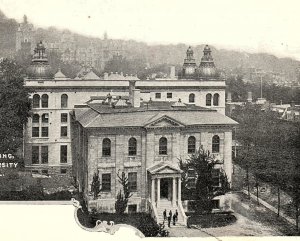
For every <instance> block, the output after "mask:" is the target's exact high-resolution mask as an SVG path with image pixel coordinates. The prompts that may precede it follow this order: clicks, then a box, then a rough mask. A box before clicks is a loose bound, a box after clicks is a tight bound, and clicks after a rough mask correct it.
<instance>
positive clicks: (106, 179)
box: [102, 174, 111, 191]
mask: <svg viewBox="0 0 300 241" xmlns="http://www.w3.org/2000/svg"><path fill="white" fill-rule="evenodd" d="M110 190H111V177H110V174H102V191H110Z"/></svg>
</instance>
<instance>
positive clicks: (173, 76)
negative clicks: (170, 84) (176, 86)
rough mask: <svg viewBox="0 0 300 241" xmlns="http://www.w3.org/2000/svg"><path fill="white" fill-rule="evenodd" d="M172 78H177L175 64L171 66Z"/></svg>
mask: <svg viewBox="0 0 300 241" xmlns="http://www.w3.org/2000/svg"><path fill="white" fill-rule="evenodd" d="M170 78H171V79H175V66H171V68H170Z"/></svg>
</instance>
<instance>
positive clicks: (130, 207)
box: [128, 204, 137, 213]
mask: <svg viewBox="0 0 300 241" xmlns="http://www.w3.org/2000/svg"><path fill="white" fill-rule="evenodd" d="M136 211H137V205H136V204H130V205H128V213H136Z"/></svg>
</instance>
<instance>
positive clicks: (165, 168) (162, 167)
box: [148, 163, 182, 175]
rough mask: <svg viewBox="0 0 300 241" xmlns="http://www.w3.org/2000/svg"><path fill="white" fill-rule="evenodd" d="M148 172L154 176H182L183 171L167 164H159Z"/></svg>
mask: <svg viewBox="0 0 300 241" xmlns="http://www.w3.org/2000/svg"><path fill="white" fill-rule="evenodd" d="M148 171H149V172H150V173H151V174H152V175H155V174H180V173H182V170H180V169H179V168H176V167H173V166H171V165H169V164H167V163H159V164H156V165H154V166H152V167H150V168H149V169H148Z"/></svg>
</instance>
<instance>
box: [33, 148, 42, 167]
mask: <svg viewBox="0 0 300 241" xmlns="http://www.w3.org/2000/svg"><path fill="white" fill-rule="evenodd" d="M31 152H32V153H31V162H32V164H38V163H39V153H40V148H39V146H32V150H31Z"/></svg>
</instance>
